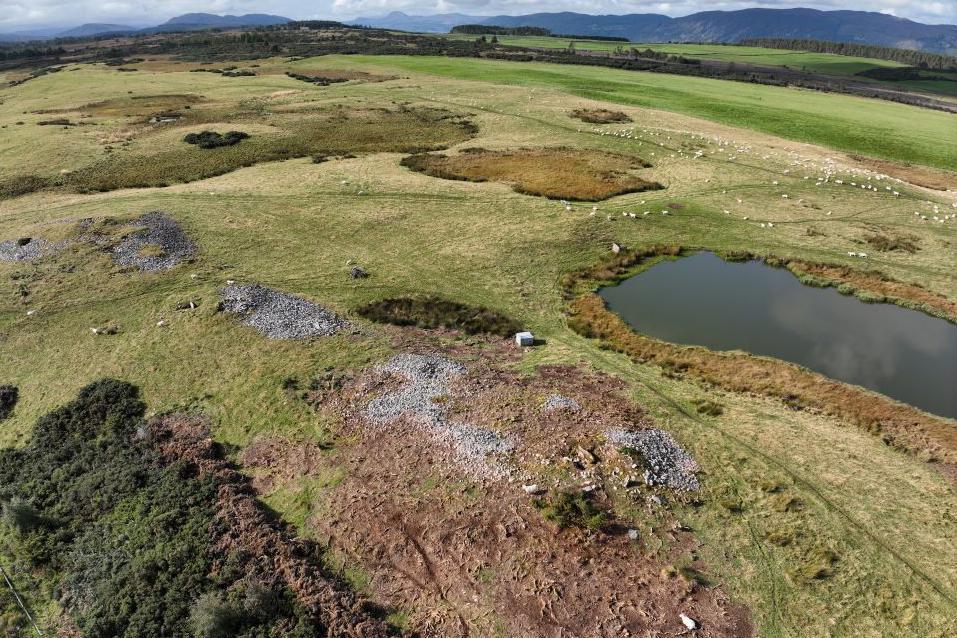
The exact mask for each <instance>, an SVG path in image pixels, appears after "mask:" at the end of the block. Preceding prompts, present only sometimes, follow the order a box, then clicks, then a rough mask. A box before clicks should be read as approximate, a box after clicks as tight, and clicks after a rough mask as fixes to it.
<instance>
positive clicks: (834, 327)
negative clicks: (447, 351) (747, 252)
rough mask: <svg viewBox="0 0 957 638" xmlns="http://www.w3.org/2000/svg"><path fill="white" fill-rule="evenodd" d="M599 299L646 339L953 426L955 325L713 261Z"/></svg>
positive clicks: (691, 261)
mask: <svg viewBox="0 0 957 638" xmlns="http://www.w3.org/2000/svg"><path fill="white" fill-rule="evenodd" d="M600 294H601V296H602V297H603V298H604V299H605V301H606V303H607V304H608V307H609V308H610V309H611V310H613V311H615V312H617V313H618V314H619V315H621V316H622V317H623V318H624V319H625V321H627V322H628V323H629V325H631V326H632V327H633V328H634V329H635V330H637V331H639V332H641V333H644V334H646V335H650V336H652V337H656V338H658V339H662V340H664V341H670V342H672V343H680V344H694V345H700V346H706V347H708V348H711V349H712V350H745V351H747V352H752V353H755V354H761V355H767V356H771V357H777V358H779V359H785V360H787V361H792V362H794V363H798V364H800V365H803V366H806V367H808V368H811V369H812V370H816V371H818V372H821V373H823V374H825V375H827V376H829V377H831V378H833V379H838V380H841V381H846V382H848V383H853V384H856V385H860V386H863V387H865V388H869V389H871V390H876V391H877V392H880V393H882V394H885V395H887V396H889V397H892V398H894V399H897V400H899V401H903V402H905V403H909V404H911V405H914V406H917V407H919V408H921V409H924V410H926V411H928V412H932V413H934V414H938V415H942V416H947V417H951V418H957V326H955V325H953V324H951V323H948V322H946V321H944V320H942V319H936V318H934V317H930V316H928V315H925V314H923V313H921V312H917V311H915V310H907V309H906V308H901V307H898V306H894V305H891V304H869V303H864V302H862V301H860V300H858V299H856V298H854V297H850V296H846V295H842V294H840V293H838V292H837V291H836V290H834V289H833V288H813V287H810V286H805V285H803V284H801V282H799V281H798V280H797V278H796V277H794V275H792V274H791V273H790V272H788V271H787V270H784V269H782V268H771V267H769V266H766V265H765V264H763V263H761V262H758V261H753V262H747V263H732V262H726V261H723V260H722V259H721V258H719V257H718V256H717V255H715V254H713V253H697V254H695V255H692V256H690V257H683V258H681V259H678V260H675V261H667V262H662V263H660V264H656V265H654V266H652V267H651V268H649V269H648V270H647V271H645V272H643V273H641V274H639V275H636V276H634V277H632V278H630V279H628V280H626V281H624V282H622V283H621V284H620V285H618V286H611V287H608V288H604V289H603V290H602V291H601V293H600Z"/></svg>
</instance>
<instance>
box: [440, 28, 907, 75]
mask: <svg viewBox="0 0 957 638" xmlns="http://www.w3.org/2000/svg"><path fill="white" fill-rule="evenodd" d="M449 37H451V38H456V39H461V40H470V39H475V37H477V36H464V35H455V34H452V35H449ZM486 37H490V36H486ZM497 37H498V41H499V42H500V43H502V44H506V45H513V46H520V47H534V48H544V49H567V48H568V45H569V44H571V43H573V42H574V44H575V48H577V49H582V50H586V51H616V50H618V48H619V47H624V48H625V50H628V49H631V48H635V49H639V50H641V51H644V50H645V49H651V50H653V51H660V52H661V53H667V54H669V55H681V56H684V57H686V58H697V59H701V60H722V61H724V62H743V63H748V64H757V65H760V66H786V67H790V68H793V69H799V70H804V71H811V72H814V73H823V74H825V75H837V76H848V75H854V74H855V73H858V72H860V71H864V70H867V69H873V68H874V67H898V66H904V65H903V64H901V63H899V62H893V61H890V60H877V59H874V58H861V57H855V56H849V55H835V54H833V53H815V52H811V51H787V50H782V49H767V48H764V47H746V46H739V45H729V44H664V43H657V42H608V41H604V40H588V39H581V40H579V39H574V40H572V39H568V38H552V37H545V36H512V35H500V36H497Z"/></svg>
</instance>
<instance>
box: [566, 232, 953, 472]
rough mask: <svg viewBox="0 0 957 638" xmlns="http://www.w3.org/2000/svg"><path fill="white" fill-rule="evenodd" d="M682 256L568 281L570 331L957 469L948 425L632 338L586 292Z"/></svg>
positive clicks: (902, 291) (762, 362) (840, 277)
mask: <svg viewBox="0 0 957 638" xmlns="http://www.w3.org/2000/svg"><path fill="white" fill-rule="evenodd" d="M680 253H681V248H680V247H677V246H653V247H650V248H647V249H644V250H638V251H630V252H625V251H622V252H621V253H620V254H619V255H616V256H614V257H612V258H609V259H606V260H604V261H602V262H601V263H599V264H596V265H595V266H593V267H591V268H588V269H585V270H583V271H580V272H576V273H571V274H569V275H566V277H565V278H564V280H563V284H564V287H565V293H566V296H567V297H568V299H569V300H570V303H569V308H568V312H569V326H570V327H572V328H573V329H574V330H575V331H576V332H578V333H579V334H582V335H584V336H586V337H591V338H596V339H600V340H601V341H602V342H603V343H604V345H605V346H606V347H608V348H609V349H612V350H615V351H617V352H621V353H624V354H627V355H628V356H630V357H631V358H632V359H634V360H635V361H637V362H639V363H655V364H657V365H660V366H662V367H664V368H665V369H666V370H667V371H669V373H670V374H672V375H675V376H688V377H692V378H695V379H698V380H700V381H703V382H705V383H707V384H710V385H713V386H716V387H720V388H723V389H725V390H732V391H735V392H753V393H757V394H761V395H765V396H769V397H774V398H778V399H780V400H782V401H784V402H785V403H786V404H787V405H788V406H790V407H791V408H792V409H797V410H800V409H806V408H812V409H817V410H821V411H822V412H825V413H829V414H833V415H835V416H838V417H840V418H842V419H845V420H847V421H848V422H850V423H853V424H855V425H857V426H859V427H861V428H862V429H864V430H865V431H867V432H870V433H873V434H875V435H878V436H880V437H881V438H882V440H883V441H884V442H885V443H887V444H888V445H893V446H895V447H898V448H900V449H903V450H906V451H908V452H911V453H913V454H915V455H918V456H921V457H922V458H925V459H928V460H936V461H939V462H941V463H943V464H948V465H955V464H957V428H955V427H954V426H953V422H951V421H948V420H947V419H943V418H938V417H935V416H933V415H930V414H926V413H924V412H922V411H920V410H918V409H917V408H914V407H911V406H908V405H905V404H902V403H897V402H895V401H893V400H891V399H888V398H885V397H883V396H880V395H877V394H875V393H872V392H869V391H867V390H864V389H863V388H859V387H857V386H851V385H847V384H844V383H841V382H838V381H833V380H831V379H828V378H826V377H824V376H823V375H820V374H817V373H814V372H811V371H809V370H806V369H804V368H801V367H799V366H796V365H793V364H790V363H787V362H784V361H778V360H775V359H770V358H761V357H755V356H751V355H748V354H743V353H733V352H732V353H724V352H713V351H711V350H708V349H706V348H701V347H694V346H679V345H675V344H671V343H666V342H663V341H659V340H657V339H653V338H650V337H647V336H645V335H642V334H640V333H638V332H635V331H634V330H633V329H632V328H631V327H630V326H628V324H627V323H625V321H624V320H623V319H622V318H621V317H619V316H618V315H616V314H614V313H612V312H611V311H609V310H608V309H607V308H606V307H605V303H604V301H603V300H602V299H601V297H599V296H598V295H597V294H595V293H594V292H591V291H592V290H594V289H595V288H596V287H598V286H600V285H603V284H605V283H609V282H613V281H617V280H620V279H622V278H624V277H625V276H627V275H628V274H629V273H630V272H632V271H633V270H634V268H635V267H636V266H637V265H638V264H640V263H641V262H643V261H644V260H646V259H649V258H653V257H656V256H659V255H677V254H680ZM769 261H773V260H769ZM776 264H777V265H785V266H787V267H788V268H789V269H791V270H792V271H794V272H795V273H796V274H799V275H806V274H809V275H811V276H812V277H813V278H815V279H816V281H813V282H812V283H818V284H820V285H838V283H845V284H847V285H850V286H852V287H855V288H857V289H859V290H864V291H873V292H874V293H876V294H882V295H885V296H886V299H887V300H890V301H894V300H900V302H904V303H906V304H908V305H916V306H921V307H923V306H926V307H928V308H938V309H940V313H941V315H945V316H949V317H951V318H954V317H957V312H955V311H957V304H955V303H954V302H951V301H948V300H946V299H944V298H942V297H940V296H938V295H934V294H933V293H930V292H928V291H926V290H924V289H922V288H918V287H916V286H913V285H912V284H903V283H900V282H895V281H893V280H889V279H887V278H882V277H880V276H879V275H878V274H876V273H873V272H871V273H866V272H858V271H854V270H852V269H850V268H846V267H842V266H829V265H821V264H808V263H806V262H800V261H789V262H782V261H777V262H776ZM804 279H805V277H804V276H802V280H804Z"/></svg>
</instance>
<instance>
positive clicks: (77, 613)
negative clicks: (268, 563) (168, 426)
mask: <svg viewBox="0 0 957 638" xmlns="http://www.w3.org/2000/svg"><path fill="white" fill-rule="evenodd" d="M144 411H145V405H144V404H143V402H142V401H141V400H140V397H139V392H138V390H137V388H136V387H134V386H132V385H130V384H128V383H123V382H120V381H114V380H104V381H99V382H97V383H94V384H92V385H89V386H87V387H85V388H83V389H82V390H81V391H80V393H79V395H78V396H77V398H76V399H75V400H73V401H71V402H70V403H68V404H67V405H65V406H63V407H61V408H59V409H56V410H54V411H53V412H51V413H49V414H47V415H46V416H44V417H42V418H41V419H39V421H38V422H37V424H36V426H35V428H34V431H33V435H32V437H31V439H30V441H29V442H28V443H27V445H26V446H25V447H23V448H19V449H3V450H0V501H2V502H3V503H4V505H3V510H2V517H0V521H2V524H4V525H5V526H7V527H8V528H10V529H12V530H13V532H14V533H13V534H12V537H13V539H14V541H13V542H15V543H16V544H17V552H18V554H20V555H22V556H24V557H26V559H27V560H29V561H30V562H31V563H32V564H33V565H34V566H35V567H36V568H39V569H40V570H42V571H44V572H45V573H47V574H48V575H49V576H50V577H51V578H54V579H55V585H56V586H55V589H54V595H55V596H56V597H57V598H58V599H59V602H60V604H61V605H62V606H63V608H64V609H65V610H66V612H67V613H69V614H70V616H71V617H72V618H73V620H74V622H75V623H76V625H77V627H78V628H79V629H80V631H81V633H82V635H83V636H86V637H89V638H113V637H115V636H128V637H134V636H137V637H138V636H169V637H173V638H187V637H188V636H192V635H202V636H237V637H241V638H267V637H268V638H274V637H275V638H279V637H291V636H313V635H319V633H320V627H319V626H318V625H317V624H316V621H314V620H313V619H312V618H311V617H309V616H308V615H307V614H305V613H304V611H303V608H302V607H301V605H299V604H298V602H297V601H296V599H295V597H294V596H292V595H291V594H290V593H289V592H288V590H286V589H284V588H283V589H281V590H279V591H272V590H270V589H269V588H267V587H265V586H260V585H257V586H256V587H255V588H253V587H251V586H249V585H248V584H247V583H246V573H245V571H244V565H239V566H237V567H236V568H235V569H232V570H225V571H215V572H214V569H213V563H212V560H213V555H212V552H211V551H210V546H209V543H210V539H211V531H212V529H213V527H212V526H213V521H214V514H215V511H216V503H217V490H218V483H217V480H216V479H213V478H203V477H199V476H197V475H196V471H195V468H193V467H191V466H189V465H186V464H185V463H168V462H164V460H163V459H162V458H161V457H159V455H158V454H157V452H156V451H155V450H154V448H153V447H152V443H151V441H150V434H149V428H148V426H147V425H146V423H145V422H144V420H143V414H144ZM226 572H228V573H226ZM227 591H228V592H229V593H228V594H227V593H226V592H227ZM215 601H223V602H222V605H223V606H220V607H218V606H217V605H216V604H215ZM191 619H192V621H191Z"/></svg>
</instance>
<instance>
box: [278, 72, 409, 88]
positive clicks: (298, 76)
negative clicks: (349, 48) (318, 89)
mask: <svg viewBox="0 0 957 638" xmlns="http://www.w3.org/2000/svg"><path fill="white" fill-rule="evenodd" d="M286 75H288V76H289V77H291V78H293V79H295V80H301V81H303V82H309V83H310V84H316V85H319V86H327V85H329V84H339V83H341V82H357V83H367V82H387V81H388V80H394V79H396V77H395V76H393V75H376V74H373V73H365V72H363V71H332V70H322V71H305V72H300V71H286Z"/></svg>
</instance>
